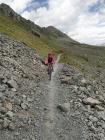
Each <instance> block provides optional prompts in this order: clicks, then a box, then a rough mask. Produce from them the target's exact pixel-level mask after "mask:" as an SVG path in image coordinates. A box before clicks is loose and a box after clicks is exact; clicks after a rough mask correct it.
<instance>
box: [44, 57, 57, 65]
mask: <svg viewBox="0 0 105 140" xmlns="http://www.w3.org/2000/svg"><path fill="white" fill-rule="evenodd" d="M44 63H45V65H47V64H48V57H46V58H45V60H44ZM52 63H53V64H55V63H56V60H55V58H54V57H52Z"/></svg>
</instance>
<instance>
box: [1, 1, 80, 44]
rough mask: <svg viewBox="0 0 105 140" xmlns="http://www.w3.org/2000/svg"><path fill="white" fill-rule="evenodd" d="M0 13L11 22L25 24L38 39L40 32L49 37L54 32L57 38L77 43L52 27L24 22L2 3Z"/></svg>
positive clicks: (22, 18) (29, 21) (23, 19)
mask: <svg viewBox="0 0 105 140" xmlns="http://www.w3.org/2000/svg"><path fill="white" fill-rule="evenodd" d="M0 11H2V12H3V13H4V14H5V15H6V16H9V17H11V18H12V19H13V20H15V21H17V22H20V23H21V22H22V23H23V24H25V25H26V26H27V27H28V29H29V30H31V32H32V33H33V34H35V35H38V36H39V37H40V36H41V34H40V32H41V33H49V35H51V34H52V33H54V32H56V33H57V35H58V36H60V37H63V38H68V40H69V41H70V42H73V43H78V42H77V41H75V40H73V39H71V38H70V37H69V36H68V35H66V34H65V33H62V32H61V31H60V30H59V29H57V28H55V27H54V26H48V27H42V28H41V27H40V26H39V25H37V24H35V23H34V22H32V21H31V20H26V19H25V18H24V17H22V16H20V15H19V14H17V13H16V12H15V11H14V10H13V9H12V8H11V7H10V6H8V5H7V4H4V3H2V4H0ZM34 29H35V30H36V31H35V30H34ZM44 35H46V34H44Z"/></svg>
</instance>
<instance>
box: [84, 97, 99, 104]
mask: <svg viewBox="0 0 105 140" xmlns="http://www.w3.org/2000/svg"><path fill="white" fill-rule="evenodd" d="M83 103H84V104H88V105H91V106H94V105H99V104H101V102H100V101H99V100H97V99H94V98H92V97H89V98H86V99H83Z"/></svg>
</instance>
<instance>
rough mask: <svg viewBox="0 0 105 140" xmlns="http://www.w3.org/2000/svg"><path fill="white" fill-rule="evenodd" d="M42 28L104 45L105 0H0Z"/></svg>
mask: <svg viewBox="0 0 105 140" xmlns="http://www.w3.org/2000/svg"><path fill="white" fill-rule="evenodd" d="M0 3H6V4H8V5H10V6H11V7H12V8H13V9H14V10H15V11H16V12H18V13H19V14H21V15H22V16H23V17H25V18H27V19H30V20H32V21H34V22H35V23H36V24H38V25H40V26H49V25H53V26H55V27H57V28H58V29H60V30H61V31H63V32H65V33H67V34H68V35H69V36H70V37H72V38H73V39H75V40H77V41H79V42H83V43H88V44H98V45H99V44H105V0H0Z"/></svg>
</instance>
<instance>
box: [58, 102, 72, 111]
mask: <svg viewBox="0 0 105 140" xmlns="http://www.w3.org/2000/svg"><path fill="white" fill-rule="evenodd" d="M57 109H59V110H60V111H62V112H68V111H70V103H64V104H62V105H61V104H59V105H57Z"/></svg>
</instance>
